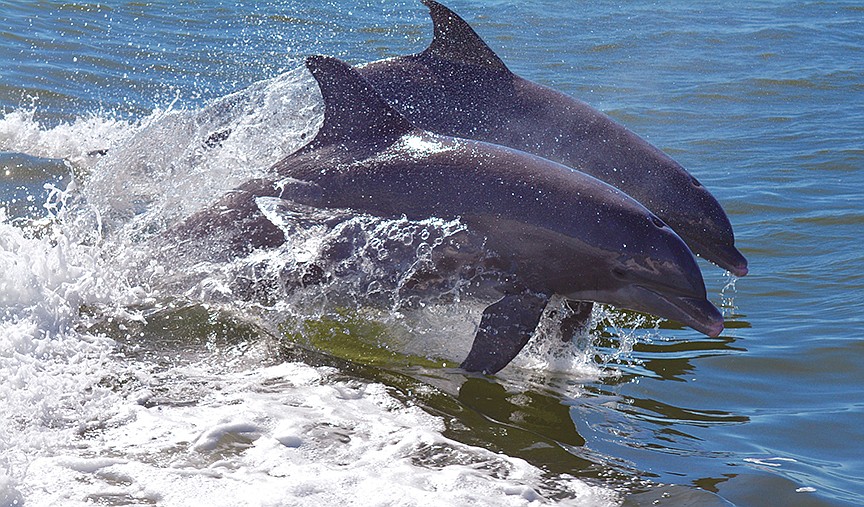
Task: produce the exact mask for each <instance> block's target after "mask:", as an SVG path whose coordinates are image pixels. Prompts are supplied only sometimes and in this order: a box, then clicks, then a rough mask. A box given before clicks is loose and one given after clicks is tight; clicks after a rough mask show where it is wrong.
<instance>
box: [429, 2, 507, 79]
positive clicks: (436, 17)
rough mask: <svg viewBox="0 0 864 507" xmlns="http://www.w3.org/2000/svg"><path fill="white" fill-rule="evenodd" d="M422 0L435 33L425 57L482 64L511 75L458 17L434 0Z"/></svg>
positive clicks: (472, 30)
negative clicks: (430, 17) (427, 9)
mask: <svg viewBox="0 0 864 507" xmlns="http://www.w3.org/2000/svg"><path fill="white" fill-rule="evenodd" d="M421 1H422V2H423V5H425V6H426V7H428V8H429V15H430V16H432V24H433V25H434V30H435V33H434V36H433V38H432V43H431V44H429V47H428V48H426V50H425V51H423V53H421V55H422V56H434V57H437V58H443V59H446V60H452V61H456V62H459V63H467V64H472V65H482V66H486V67H491V68H494V69H498V70H502V71H505V72H507V73H508V74H509V73H510V70H509V69H508V68H507V66H506V65H504V62H502V61H501V59H500V58H498V55H496V54H495V52H494V51H492V50H491V49H490V48H489V46H488V45H486V43H485V42H483V39H481V38H480V36H479V35H477V32H475V31H474V29H473V28H471V26H469V25H468V23H466V22H465V20H464V19H462V18H460V17H459V15H458V14H456V13H455V12H453V11H451V10H450V9H448V8H447V7H445V6H443V5H441V4H439V3H438V2H436V1H435V0H421Z"/></svg>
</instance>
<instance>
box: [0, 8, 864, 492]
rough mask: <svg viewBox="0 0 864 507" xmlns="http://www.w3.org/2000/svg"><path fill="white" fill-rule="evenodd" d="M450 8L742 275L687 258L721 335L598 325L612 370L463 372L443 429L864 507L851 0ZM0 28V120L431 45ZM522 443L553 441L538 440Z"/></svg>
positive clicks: (356, 24) (205, 27)
mask: <svg viewBox="0 0 864 507" xmlns="http://www.w3.org/2000/svg"><path fill="white" fill-rule="evenodd" d="M450 6H451V7H452V8H454V10H456V11H457V12H459V13H460V14H462V15H463V16H464V17H465V19H466V20H467V21H468V22H469V23H471V24H472V25H473V26H474V27H475V29H476V30H477V31H478V33H480V35H481V36H483V37H484V38H485V39H486V41H487V42H488V43H489V45H490V46H491V47H492V48H493V49H495V50H496V51H498V53H499V55H500V56H501V57H502V59H503V60H504V61H505V62H506V63H507V64H508V65H509V66H510V68H511V69H512V70H514V71H515V72H517V73H518V74H521V75H522V76H524V77H526V78H529V79H532V80H535V81H538V82H540V83H543V84H546V85H549V86H552V87H554V88H556V89H558V90H560V91H563V92H565V93H568V94H571V95H573V96H575V97H578V98H581V99H583V100H585V101H587V102H589V103H590V104H592V105H594V106H595V107H597V108H598V109H601V110H603V111H605V112H607V113H609V114H610V115H612V116H613V117H615V118H616V119H618V120H619V121H621V122H623V123H624V124H626V125H627V126H628V127H630V128H631V129H632V130H634V131H636V132H637V133H639V134H640V135H642V136H643V137H645V138H647V139H648V140H649V141H651V142H652V143H654V144H656V145H657V146H659V147H661V148H662V149H664V150H665V151H666V152H667V153H669V154H671V155H672V156H673V157H674V158H676V159H677V160H678V161H679V162H681V163H682V164H683V165H684V166H685V167H686V168H688V170H690V171H691V172H692V173H693V174H694V175H695V176H696V177H697V178H698V179H699V180H700V181H702V182H703V184H704V185H705V186H706V187H707V188H709V189H710V190H711V191H712V192H713V193H714V195H715V196H716V197H717V198H718V200H719V201H720V202H721V204H723V206H724V208H725V209H726V210H727V213H728V214H729V216H730V219H731V221H732V224H733V226H734V228H735V231H736V237H737V244H738V245H739V247H740V248H741V250H742V251H743V252H744V254H745V255H746V256H747V257H748V259H749V260H750V273H751V274H750V275H748V276H747V277H746V278H743V279H740V280H737V281H735V283H734V286H733V287H726V285H727V283H729V282H730V279H729V278H728V277H727V276H725V275H724V274H723V273H721V272H720V270H719V269H718V268H715V267H713V266H710V265H708V264H707V263H705V264H703V271H704V273H705V280H706V286H707V287H708V290H709V294H710V295H711V297H712V300H714V301H715V303H717V304H722V305H723V306H724V310H725V312H726V316H727V329H726V331H725V332H724V333H723V334H722V335H721V337H719V338H717V339H707V338H705V337H702V336H701V335H698V334H697V333H695V332H693V331H691V330H681V329H667V328H666V327H663V326H661V329H660V331H659V333H655V334H651V333H649V334H647V335H640V336H641V338H640V339H639V340H638V342H637V343H636V344H635V345H632V344H630V345H632V351H628V350H624V351H623V352H622V353H620V354H618V355H615V351H616V350H617V349H618V347H619V346H621V345H622V344H621V340H619V339H618V338H616V337H614V336H611V335H605V334H604V335H598V336H596V341H595V344H594V347H596V350H597V351H598V352H599V354H598V358H599V359H598V360H599V361H601V362H602V363H603V364H604V365H605V366H606V367H607V368H608V369H609V370H608V371H609V373H610V374H609V375H607V376H604V377H602V378H601V379H600V380H594V381H589V382H583V380H582V379H580V378H578V377H573V378H570V377H568V376H567V374H566V373H560V374H555V375H552V376H549V377H544V380H542V381H540V382H537V383H536V384H530V383H529V384H526V385H527V387H525V389H528V391H527V392H528V396H527V397H528V400H527V401H526V402H524V403H522V404H514V403H513V402H512V400H511V399H510V398H509V397H508V394H507V391H506V390H505V389H504V387H502V385H501V384H499V383H497V382H496V381H495V380H484V379H469V380H468V381H467V382H465V384H463V385H462V386H461V387H460V388H459V395H458V401H459V402H460V403H462V404H463V405H465V406H468V407H471V408H473V409H474V410H476V411H477V412H478V414H480V415H478V416H477V417H476V418H475V419H470V418H469V419H466V421H467V424H468V430H465V431H462V432H460V431H456V430H454V431H452V433H453V436H455V437H456V438H457V439H461V440H463V441H468V442H470V443H472V444H478V445H485V446H487V447H490V448H493V449H495V450H498V449H503V450H506V451H507V452H508V453H511V454H514V453H521V454H519V455H521V456H523V457H525V458H526V459H528V460H529V461H532V462H534V463H535V464H537V465H539V466H542V467H545V468H547V469H550V470H555V471H557V472H562V471H565V470H569V471H570V473H572V474H573V475H575V476H577V477H588V478H601V479H602V480H604V481H605V480H608V481H610V483H612V484H624V485H625V488H628V490H629V491H631V492H633V493H640V492H642V491H643V490H645V489H646V486H645V484H647V483H643V482H641V480H642V479H644V480H647V481H650V482H652V483H663V484H673V485H680V486H687V487H697V488H701V489H703V490H706V491H709V492H713V493H717V495H719V497H716V498H711V499H710V500H709V498H710V497H701V496H700V497H698V499H697V500H690V499H689V498H690V497H688V494H689V493H688V492H687V491H688V490H687V489H681V490H672V492H671V496H669V497H668V498H660V500H661V504H670V505H686V504H688V502H689V501H695V502H697V503H699V504H704V503H705V502H709V501H716V502H717V504H718V505H720V504H722V500H721V498H722V499H723V500H725V501H727V502H731V503H732V504H735V505H741V506H745V505H766V506H767V505H800V506H805V505H858V504H860V503H861V502H862V501H864V483H862V481H861V477H864V394H862V389H861V386H862V385H864V366H862V360H864V332H862V331H861V329H862V325H864V248H862V247H861V242H860V237H861V234H862V233H864V191H862V188H864V144H862V139H864V9H862V7H861V6H860V5H858V4H856V3H855V2H807V3H804V2H783V1H772V2H759V3H753V4H746V5H741V4H739V3H735V2H723V1H720V2H669V3H667V4H662V5H642V4H640V5H618V4H616V3H608V2H591V3H581V2H579V3H577V2H553V1H531V2H504V1H491V0H487V1H483V2H475V3H468V2H463V1H455V0H454V1H453V2H450ZM0 19H2V25H0V26H2V28H0V108H2V110H3V111H4V112H5V113H6V114H9V113H13V112H16V111H33V112H34V113H33V114H34V118H35V121H38V122H40V123H41V124H42V125H45V126H46V128H47V126H52V125H57V124H60V123H62V122H71V121H75V120H76V119H81V118H87V117H99V118H117V119H123V120H132V121H134V120H136V119H140V118H143V117H146V116H147V115H148V114H150V113H151V112H152V111H153V110H154V109H156V108H165V107H168V105H169V104H171V103H172V102H174V101H175V100H176V103H175V106H174V107H188V108H194V107H198V106H200V105H201V104H204V103H206V102H207V101H209V100H213V99H215V98H218V97H221V96H223V95H225V94H227V93H230V92H233V91H237V90H239V89H241V88H244V87H246V86H249V85H251V84H253V83H254V82H257V81H259V80H261V79H264V78H268V77H273V76H276V75H278V74H280V73H282V72H284V71H287V70H290V69H293V68H295V67H297V65H298V64H299V62H300V61H301V60H300V59H302V57H304V56H306V55H308V54H313V53H326V54H331V55H335V56H339V57H342V58H345V59H347V60H349V61H351V62H354V63H359V62H364V61H369V60H374V59H380V58H384V57H388V56H394V55H399V54H405V53H409V52H415V51H419V50H420V49H422V48H423V47H424V45H425V43H426V42H427V41H428V40H429V38H430V36H431V24H430V23H429V21H428V19H427V16H426V10H425V8H423V7H422V5H420V4H419V2H418V3H414V2H398V3H390V2H364V3H359V2H327V3H320V4H319V3H316V2H303V1H299V2H289V1H266V2H203V1H199V2H195V1H184V2H161V1H152V2H107V3H104V4H96V3H86V2H6V3H4V4H3V5H2V6H0ZM7 136H8V134H7ZM0 141H4V140H3V139H2V138H0ZM0 151H16V148H15V146H3V145H0ZM37 155H38V154H37ZM6 157H7V159H8V158H9V157H11V156H6ZM4 160H5V159H4ZM46 163H48V162H44V161H40V162H38V164H37V163H36V162H32V163H31V164H30V165H28V163H27V162H25V163H24V165H25V166H27V167H30V169H28V170H27V171H29V172H27V171H25V172H27V175H28V176H26V177H25V176H20V177H19V179H14V178H15V176H14V175H13V176H12V177H11V178H12V179H11V180H10V179H9V178H8V177H7V179H6V181H4V182H3V183H4V186H3V187H2V188H3V192H4V195H3V200H5V201H8V200H9V199H10V197H9V196H13V197H15V198H16V199H20V198H23V195H24V194H26V193H27V192H24V194H22V193H21V190H20V189H21V188H22V186H23V187H26V188H32V189H33V192H34V193H38V191H39V189H40V188H41V183H42V180H40V178H39V177H37V176H38V175H39V174H42V173H40V172H39V171H43V169H39V167H42V166H39V164H46ZM49 165H50V164H49ZM31 166H32V167H36V166H38V167H36V168H35V169H33V168H32V167H31ZM44 173H45V174H47V175H48V176H46V178H45V180H44V181H49V180H51V181H53V180H52V179H51V178H54V177H55V176H54V175H56V174H57V171H52V170H50V169H44ZM13 174H20V173H13ZM34 174H36V175H37V176H33V175H34ZM28 185H30V187H27V186H28ZM7 187H8V188H7ZM16 189H17V190H16ZM16 192H17V193H16ZM30 212H33V213H35V211H33V210H30ZM724 287H725V289H724ZM721 291H722V294H721ZM624 345H625V346H627V344H624ZM349 355H350V354H349ZM601 356H602V357H601ZM610 358H611V359H610ZM310 360H311V359H310ZM317 360H321V361H326V360H324V359H320V358H319V359H317ZM342 367H344V368H347V369H349V370H350V369H351V368H358V369H359V370H362V371H360V372H359V373H357V374H358V375H361V376H366V377H368V378H373V379H375V380H378V381H382V382H385V383H387V382H388V380H387V379H391V380H390V382H392V383H393V385H399V386H401V388H404V385H405V383H408V384H410V383H411V382H416V380H405V379H402V380H398V379H396V380H392V379H395V378H396V377H399V376H400V375H402V374H401V373H394V372H389V373H388V372H387V369H386V368H385V369H384V370H376V369H374V368H372V367H369V368H372V370H366V369H364V367H360V366H356V365H355V366H346V365H342ZM442 375H443V374H442ZM391 376H392V377H391ZM400 378H401V377H400ZM518 379H519V377H517V380H518ZM522 380H524V381H525V382H530V379H522ZM511 381H512V379H511ZM406 391H410V389H406ZM574 391H578V392H579V393H580V395H579V396H571V395H570V393H572V392H574ZM562 400H563V401H562ZM426 403H427V404H428V405H429V406H430V407H431V408H430V410H435V411H442V412H445V413H446V412H447V410H446V408H445V407H444V406H445V405H446V403H445V402H441V401H438V402H436V401H435V400H429V401H426ZM490 420H491V421H493V422H490ZM501 428H509V431H510V438H509V439H508V438H502V437H501V436H500V431H501ZM537 442H544V443H548V444H549V448H552V449H555V450H554V451H548V452H539V451H536V450H535V451H531V450H530V448H531V446H532V444H536V443H537ZM526 449H528V450H526ZM656 498H657V497H653V496H645V495H644V494H643V495H640V494H634V495H633V496H630V497H629V499H627V500H626V501H627V502H629V503H630V504H633V505H642V504H646V505H647V504H650V503H651V501H653V500H654V499H656Z"/></svg>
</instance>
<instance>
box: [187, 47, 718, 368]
mask: <svg viewBox="0 0 864 507" xmlns="http://www.w3.org/2000/svg"><path fill="white" fill-rule="evenodd" d="M306 66H307V68H308V69H309V71H310V72H311V73H312V75H313V76H314V78H315V79H316V80H317V82H318V85H319V88H320V90H321V94H322V97H323V101H324V122H323V124H322V126H321V128H320V130H319V131H318V133H317V134H316V136H315V137H314V138H313V139H312V140H311V141H310V142H309V143H308V144H307V145H305V146H304V147H302V148H300V149H299V150H298V151H296V152H295V153H293V154H291V155H289V156H287V157H286V158H284V159H283V160H281V161H279V162H278V163H276V164H275V165H274V166H273V167H272V173H274V174H275V175H276V177H274V178H273V179H256V180H251V181H249V182H247V183H245V184H244V185H242V186H241V187H238V188H237V189H235V190H234V191H232V192H230V193H229V194H227V195H225V196H224V197H223V198H222V199H221V200H219V201H217V202H216V204H214V205H213V206H212V207H211V208H209V209H206V210H204V211H203V212H200V213H199V214H197V215H193V216H192V217H191V218H190V219H189V220H188V221H187V222H186V223H184V224H183V225H182V229H183V230H184V231H185V234H186V235H188V236H192V237H198V238H205V237H211V236H219V237H221V238H227V239H226V240H225V241H226V245H228V246H229V247H232V248H241V249H244V250H243V251H244V252H248V251H251V250H254V249H256V248H267V247H273V246H278V245H279V244H280V243H281V242H283V241H284V239H285V238H284V235H283V233H282V232H281V231H280V229H279V228H278V227H276V226H275V225H274V224H273V223H271V222H269V221H268V220H267V219H266V217H264V215H263V213H262V211H261V209H259V208H260V206H259V204H258V203H259V202H260V199H261V198H269V199H272V198H277V199H284V200H287V201H290V202H293V203H296V204H298V205H301V206H311V207H314V208H316V209H332V210H346V209H347V210H351V211H352V212H355V213H363V214H369V215H373V216H380V217H400V216H405V217H407V218H408V219H412V220H422V219H426V218H429V217H439V218H444V219H454V218H458V219H459V220H461V222H462V223H463V224H464V225H465V226H466V229H467V231H468V232H466V233H465V234H464V235H462V236H460V237H457V238H456V239H455V240H454V241H453V242H451V243H448V244H446V245H444V246H443V247H441V248H438V249H436V252H435V255H436V256H437V257H436V258H435V259H436V260H435V264H436V266H437V269H449V270H451V271H452V272H453V273H455V274H456V275H457V276H458V275H460V274H462V273H466V270H465V269H466V266H467V265H469V264H472V263H474V262H475V261H476V262H480V263H481V264H482V263H483V262H485V263H486V264H485V265H482V266H479V267H483V268H484V269H482V270H479V269H478V270H475V271H473V272H472V273H474V274H477V273H479V272H483V273H486V274H488V273H490V272H494V273H495V275H494V276H487V277H486V278H485V282H484V283H483V284H481V285H482V287H481V286H477V287H474V286H473V285H472V286H471V287H469V288H468V289H466V290H467V291H468V292H469V293H467V294H466V296H471V291H475V290H476V294H488V293H492V294H494V297H495V298H497V301H495V302H494V303H492V304H490V305H489V306H488V307H487V308H486V309H485V310H484V311H483V315H482V318H481V322H480V325H479V328H478V330H477V333H476V336H475V339H474V343H473V345H472V348H471V351H470V353H469V354H468V356H467V358H466V359H465V361H464V362H463V363H462V365H461V366H462V367H463V368H464V369H465V370H468V371H480V372H485V373H489V374H491V373H495V372H497V371H499V370H500V369H501V368H503V367H504V366H506V365H507V364H508V363H509V362H510V361H511V360H512V359H513V358H514V357H515V356H516V355H517V354H518V352H519V351H520V350H521V349H522V348H523V347H524V345H525V344H526V343H527V341H528V339H529V338H530V337H531V335H532V334H533V332H534V330H535V328H536V326H537V324H538V322H539V320H540V317H541V315H542V313H543V310H544V308H545V306H546V303H547V302H548V301H549V300H550V298H552V297H553V296H563V297H565V298H568V299H573V300H579V301H595V302H601V303H609V304H613V305H616V306H620V307H624V308H630V309H633V310H637V311H642V312H646V313H651V314H654V315H658V316H661V317H665V318H668V319H672V320H675V321H678V322H681V323H684V324H686V325H688V326H690V327H692V328H694V329H696V330H698V331H700V332H702V333H704V334H707V335H709V336H717V335H718V334H719V333H720V332H721V331H722V329H723V318H722V316H721V314H720V312H719V311H718V310H717V308H716V307H715V306H714V305H712V304H711V303H710V302H709V301H708V300H707V298H706V293H705V285H704V282H703V279H702V274H701V272H700V270H699V267H698V265H697V264H696V260H695V259H694V257H693V254H692V252H691V251H690V249H689V248H688V247H687V245H686V244H685V243H684V242H683V241H682V240H681V238H680V237H679V236H678V235H677V234H676V233H675V232H674V231H673V230H672V229H671V228H669V227H668V226H667V225H666V224H665V223H664V222H663V221H662V220H660V218H658V217H657V216H656V215H655V214H654V213H652V212H650V211H649V210H647V209H646V208H645V207H644V206H643V205H642V204H640V203H639V202H637V201H636V200H635V199H633V198H631V197H630V196H628V195H627V194H625V193H624V192H622V191H620V190H618V189H616V188H614V187H612V186H611V185H608V184H607V183H604V182H602V181H600V180H598V179H596V178H594V177H592V176H589V175H587V174H584V173H581V172H578V171H573V170H571V169H570V168H568V167H565V166H563V165H561V164H559V163H557V162H553V161H550V160H547V159H543V158H540V157H537V156H535V155H531V154H528V153H525V152H522V151H519V150H515V149H512V148H507V147H503V146H498V145H493V144H490V143H485V142H482V141H476V140H467V139H459V138H454V137H448V136H444V135H440V134H434V133H431V132H428V131H425V130H422V129H419V128H417V127H415V126H414V125H412V124H411V123H410V122H409V121H408V120H407V119H406V118H405V117H404V116H403V115H402V114H401V113H399V112H397V111H396V110H395V109H393V108H392V107H391V106H390V105H389V104H388V103H387V102H386V101H385V100H384V99H383V98H382V97H381V96H380V95H379V94H378V93H377V92H376V91H375V89H374V88H373V87H372V86H371V85H370V84H369V83H368V82H367V81H366V80H365V79H363V77H362V76H361V75H360V74H359V73H358V72H357V71H356V70H355V69H353V68H352V67H351V66H349V65H348V64H346V63H344V62H342V61H340V60H338V59H336V58H332V57H325V56H311V57H308V58H307V59H306ZM478 247H479V248H482V250H483V252H485V254H484V256H482V258H478V257H476V256H475V257H472V255H470V252H472V251H476V249H477V248H478ZM472 248H473V250H472ZM466 252H469V253H466ZM466 259H467V260H466ZM477 259H481V260H477ZM468 267H470V266H468ZM484 276H486V275H484ZM484 291H485V292H484Z"/></svg>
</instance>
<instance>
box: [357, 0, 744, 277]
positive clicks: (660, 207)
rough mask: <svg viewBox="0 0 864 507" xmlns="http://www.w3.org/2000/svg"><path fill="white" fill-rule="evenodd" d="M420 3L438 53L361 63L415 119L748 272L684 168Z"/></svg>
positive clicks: (712, 204) (720, 214) (717, 212)
mask: <svg viewBox="0 0 864 507" xmlns="http://www.w3.org/2000/svg"><path fill="white" fill-rule="evenodd" d="M421 1H422V2H423V4H425V5H426V6H427V7H428V8H429V12H430V14H431V17H432V21H433V24H434V37H433V39H432V42H431V44H430V45H429V47H428V48H426V49H425V50H424V51H422V52H421V53H418V54H414V55H408V56H400V57H395V58H390V59H386V60H381V61H377V62H372V63H368V64H365V65H361V66H358V70H359V71H360V74H361V75H362V76H363V77H364V78H366V80H367V81H369V82H370V83H371V84H372V85H373V86H374V87H375V88H376V89H377V90H378V91H379V92H380V94H381V95H382V96H383V97H384V98H385V100H387V101H388V102H389V103H390V104H391V105H392V106H393V107H394V108H396V109H397V110H399V111H400V112H401V113H402V114H403V115H405V117H406V118H408V120H410V121H411V122H412V123H413V124H414V125H416V126H418V127H420V128H423V129H426V130H429V131H431V132H436V133H439V134H444V135H448V136H454V137H462V138H468V139H477V140H480V141H487V142H490V143H495V144H500V145H504V146H509V147H511V148H517V149H520V150H523V151H527V152H529V153H533V154H535V155H539V156H541V157H544V158H548V159H550V160H554V161H556V162H560V163H562V164H564V165H566V166H569V167H571V168H573V169H576V170H579V171H583V172H586V173H588V174H590V175H592V176H594V177H596V178H599V179H601V180H603V181H605V182H607V183H609V184H611V185H613V186H615V187H617V188H619V189H621V190H623V191H624V192H625V193H627V194H629V195H630V196H632V197H633V198H635V199H636V200H637V201H639V202H641V203H642V204H643V205H645V207H646V208H648V209H649V210H651V211H653V212H654V213H656V214H657V216H658V217H660V218H661V219H662V220H663V221H665V222H666V223H667V224H669V226H670V227H672V229H674V230H675V232H677V233H678V234H679V235H680V236H681V238H683V239H684V241H685V242H686V243H687V244H688V245H689V246H690V248H691V249H692V251H693V252H694V253H696V254H698V255H701V256H702V257H704V258H706V259H708V260H709V261H711V262H713V263H714V264H716V265H718V266H720V267H721V268H724V269H727V270H729V271H730V272H732V273H733V274H735V275H736V276H744V275H746V274H747V271H748V268H747V260H746V259H745V258H744V256H743V255H742V254H741V253H740V252H739V251H738V250H737V249H736V248H735V237H734V234H733V232H732V226H731V224H730V223H729V219H728V218H727V216H726V213H725V212H724V211H723V209H722V208H721V207H720V204H719V203H718V202H717V200H716V199H715V198H714V197H713V196H712V195H711V194H710V193H709V192H708V190H706V189H705V188H704V187H703V186H702V185H701V184H700V183H699V181H698V180H697V179H696V178H694V177H693V176H691V175H690V174H689V173H688V172H687V171H686V170H685V169H684V168H683V167H681V165H680V164H678V163H677V162H675V161H674V160H672V158H670V157H669V156H667V155H666V154H665V153H663V152H662V151H660V150H659V149H657V148H655V147H654V146H652V145H651V144H649V143H648V142H646V141H645V140H643V139H642V138H640V137H639V136H637V135H636V134H634V133H633V132H631V131H630V130H628V129H627V128H625V127H624V126H622V125H620V124H618V123H616V122H615V121H614V120H612V119H611V118H609V117H608V116H606V115H605V114H603V113H601V112H599V111H597V110H596V109H594V108H592V107H591V106H589V105H588V104H586V103H584V102H581V101H579V100H576V99H574V98H571V97H569V96H567V95H564V94H562V93H559V92H556V91H554V90H552V89H550V88H547V87H545V86H542V85H539V84H536V83H533V82H531V81H528V80H526V79H523V78H521V77H519V76H517V75H515V74H514V73H512V72H511V71H510V70H509V69H508V68H507V66H506V65H505V64H504V62H502V61H501V59H500V58H499V57H498V55H496V54H495V52H494V51H492V49H490V48H489V46H488V45H487V44H486V43H485V42H484V41H483V40H482V39H481V38H480V37H479V36H478V35H477V33H476V32H475V31H474V30H473V29H472V28H471V27H470V26H469V25H468V23H466V22H465V21H464V20H463V19H462V18H460V17H459V16H458V15H457V14H456V13H454V12H453V11H451V10H450V9H448V8H447V7H445V6H443V5H441V4H440V3H438V2H436V1H434V0H421Z"/></svg>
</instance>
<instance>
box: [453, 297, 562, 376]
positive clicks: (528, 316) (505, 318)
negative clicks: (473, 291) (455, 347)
mask: <svg viewBox="0 0 864 507" xmlns="http://www.w3.org/2000/svg"><path fill="white" fill-rule="evenodd" d="M548 301H549V298H548V297H547V296H546V295H543V294H534V293H530V292H525V293H522V294H515V295H507V296H504V298H503V299H501V300H500V301H498V302H497V303H493V304H491V305H489V306H488V307H486V309H485V310H483V318H482V319H481V321H480V329H479V330H478V331H477V336H475V337H474V344H473V345H472V346H471V352H469V353H468V357H467V358H465V361H463V362H462V364H461V365H460V366H461V367H462V369H464V370H467V371H479V372H483V373H485V374H487V375H488V374H493V373H497V372H498V371H499V370H501V368H504V367H505V366H507V364H508V363H510V361H512V360H513V358H514V357H516V354H518V353H519V351H520V350H522V348H523V347H524V346H525V344H526V343H528V340H529V339H530V338H531V335H532V334H533V333H534V329H535V328H536V327H537V323H538V322H540V316H541V315H543V309H544V308H546V303H547V302H548Z"/></svg>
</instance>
